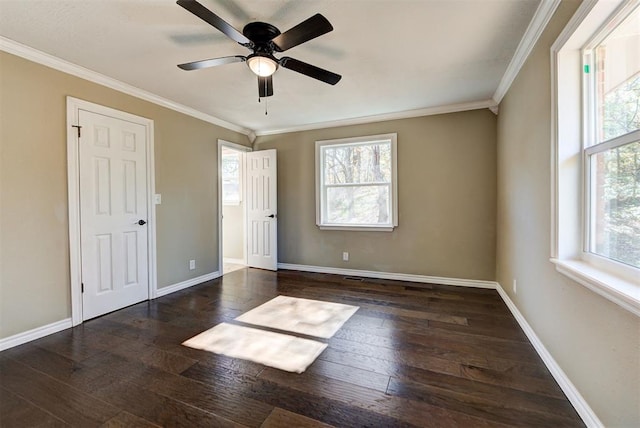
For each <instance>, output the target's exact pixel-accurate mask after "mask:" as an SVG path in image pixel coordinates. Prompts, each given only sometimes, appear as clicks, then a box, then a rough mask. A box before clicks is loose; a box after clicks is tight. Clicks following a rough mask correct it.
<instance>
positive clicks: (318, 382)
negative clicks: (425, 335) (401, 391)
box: [260, 368, 501, 427]
mask: <svg viewBox="0 0 640 428" xmlns="http://www.w3.org/2000/svg"><path fill="white" fill-rule="evenodd" d="M260 379H264V380H267V381H269V382H271V383H274V384H277V385H280V386H281V387H288V388H292V389H294V390H296V391H298V392H300V393H306V394H310V395H315V396H317V397H324V398H328V399H330V400H333V401H335V402H340V403H344V404H346V405H349V406H351V407H355V408H359V409H363V410H365V409H366V410H368V411H374V412H376V413H379V414H385V415H389V416H390V417H391V418H393V419H395V420H397V421H402V422H403V423H406V424H410V425H413V426H423V427H436V426H475V427H486V426H499V425H501V424H500V423H492V422H489V421H487V420H484V419H481V418H476V417H473V416H467V415H465V414H462V413H459V412H457V411H448V410H444V409H441V408H438V407H435V406H432V405H429V404H424V403H423V402H419V401H416V400H404V399H403V398H399V397H394V396H391V395H387V394H384V393H380V392H378V391H374V390H371V389H368V388H362V387H358V386H353V385H351V384H348V383H346V382H341V381H338V380H335V379H329V378H326V377H323V376H317V375H312V376H309V375H306V374H303V375H302V376H296V375H295V374H292V373H286V372H282V371H280V370H275V369H271V368H267V369H265V370H264V371H263V372H262V373H261V374H260ZM387 423H388V424H394V423H395V422H393V421H389V422H387ZM374 426H389V425H387V424H384V423H383V422H382V421H380V422H378V424H377V425H374Z"/></svg>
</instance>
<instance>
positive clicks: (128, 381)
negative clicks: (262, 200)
mask: <svg viewBox="0 0 640 428" xmlns="http://www.w3.org/2000/svg"><path fill="white" fill-rule="evenodd" d="M280 294H282V295H287V296H293V297H304V298H310V299H317V300H326V301H332V302H338V303H347V304H352V305H357V306H360V310H358V312H357V313H356V314H355V315H354V316H353V317H352V318H351V319H350V320H349V321H348V322H347V323H346V324H345V325H344V327H343V328H342V329H341V330H339V331H338V333H336V335H335V336H334V337H333V338H331V339H330V340H329V341H328V343H329V346H328V347H327V349H325V351H324V352H323V353H322V354H321V355H320V357H319V358H318V359H317V360H316V361H315V362H314V363H313V364H312V365H311V366H310V367H309V368H308V369H307V371H306V372H305V373H303V374H293V373H288V372H283V371H280V370H277V369H272V368H268V367H264V366H262V365H260V364H256V363H252V362H248V361H243V360H238V359H232V358H228V357H224V356H220V355H216V354H212V353H209V352H205V351H200V350H196V349H191V348H187V347H184V346H181V345H180V343H181V342H183V341H184V340H186V339H188V338H190V337H192V336H194V335H196V334H197V333H200V332H202V331H204V330H206V329H209V328H211V327H212V326H214V325H216V324H218V323H220V322H223V321H227V322H232V320H233V319H234V318H235V317H237V316H238V315H240V314H241V313H243V312H246V311H247V310H249V309H252V308H254V307H256V306H258V305H260V304H262V303H264V302H266V301H268V300H270V299H271V298H273V297H275V296H277V295H280ZM69 425H72V426H80V427H91V426H106V427H123V426H127V427H129V426H139V427H147V426H194V427H195V426H206V427H231V426H234V427H238V426H247V427H260V426H262V427H324V426H336V427H365V426H366V427H392V426H419V427H432V426H433V427H451V426H455V427H484V426H540V427H564V426H584V424H583V423H582V421H581V420H580V418H579V416H578V415H577V413H576V412H575V410H574V409H573V407H572V406H571V404H570V403H569V401H568V400H567V398H566V397H565V396H564V394H563V393H562V391H561V390H560V388H559V387H558V385H557V384H556V382H555V381H554V380H553V378H552V376H551V375H550V373H549V371H548V370H547V369H546V367H545V366H544V364H543V363H542V361H541V360H540V358H539V357H538V355H537V354H536V352H535V350H534V348H533V347H532V346H531V344H530V343H529V342H528V340H527V338H526V336H525V335H524V333H523V332H522V330H521V329H520V327H519V326H518V324H517V323H516V321H515V319H514V318H513V317H512V316H511V314H510V313H509V311H508V309H507V307H506V306H505V305H504V303H503V302H502V300H501V299H500V297H499V296H498V294H497V292H495V291H493V290H483V289H475V288H462V287H451V286H442V285H428V284H413V283H407V282H400V281H386V280H374V279H365V280H362V281H358V280H353V279H348V278H344V277H342V276H337V275H324V274H311V273H300V272H292V271H280V272H268V271H261V270H255V269H243V270H240V271H236V272H232V273H230V274H228V275H225V276H224V277H222V278H219V279H217V280H214V281H209V282H207V283H204V284H201V285H198V286H195V287H192V288H189V289H187V290H183V291H181V292H177V293H174V294H171V295H168V296H165V297H162V298H159V299H157V300H154V301H149V302H144V303H140V304H137V305H134V306H131V307H128V308H125V309H122V310H120V311H117V312H114V313H111V314H108V315H105V316H103V317H100V318H97V319H94V320H91V321H88V322H85V323H84V324H82V325H81V326H79V327H76V328H73V329H70V330H66V331H63V332H60V333H57V334H53V335H51V336H48V337H45V338H42V339H39V340H37V341H34V342H30V343H28V344H25V345H22V346H19V347H16V348H12V349H9V350H6V351H4V352H2V353H0V426H2V427H31V426H69Z"/></svg>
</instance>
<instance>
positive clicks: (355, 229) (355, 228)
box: [317, 225, 396, 232]
mask: <svg viewBox="0 0 640 428" xmlns="http://www.w3.org/2000/svg"><path fill="white" fill-rule="evenodd" d="M317 226H318V228H320V230H341V231H347V232H393V229H394V227H396V226H380V227H378V226H329V225H317Z"/></svg>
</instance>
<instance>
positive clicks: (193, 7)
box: [177, 0, 251, 45]
mask: <svg viewBox="0 0 640 428" xmlns="http://www.w3.org/2000/svg"><path fill="white" fill-rule="evenodd" d="M177 3H178V5H180V6H182V7H183V8H185V9H186V10H188V11H189V12H191V13H193V14H194V15H195V16H197V17H198V18H200V19H202V20H203V21H204V22H207V23H208V24H211V25H213V26H214V27H215V28H217V29H218V30H220V31H222V32H223V33H224V34H226V35H227V37H229V38H230V39H232V40H235V41H236V42H238V43H240V44H241V45H247V44H251V40H249V39H247V38H246V37H245V36H244V35H243V34H242V33H241V32H240V31H238V30H236V29H235V28H233V27H232V26H231V25H230V24H229V23H227V22H226V21H225V20H224V19H222V18H220V17H219V16H218V15H216V14H215V13H213V12H211V11H210V10H209V9H207V8H206V7H204V6H203V5H201V4H200V3H198V2H197V1H196V0H178V1H177Z"/></svg>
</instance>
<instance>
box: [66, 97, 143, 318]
mask: <svg viewBox="0 0 640 428" xmlns="http://www.w3.org/2000/svg"><path fill="white" fill-rule="evenodd" d="M79 122H80V123H79V125H80V126H81V127H82V128H81V130H82V134H81V137H80V139H79V161H80V165H79V170H80V239H81V241H80V242H81V252H82V255H81V257H82V285H83V290H84V291H83V294H82V318H83V319H84V320H87V319H90V318H94V317H97V316H99V315H102V314H105V313H107V312H111V311H114V310H117V309H120V308H123V307H125V306H128V305H131V304H134V303H138V302H140V301H143V300H147V299H148V298H149V286H148V282H149V279H148V269H147V264H148V260H147V253H148V249H147V248H148V247H147V239H148V238H147V235H148V232H147V229H148V227H147V224H146V222H147V220H148V218H147V161H146V159H147V155H146V150H147V147H146V141H147V136H146V128H145V127H144V126H143V125H140V124H136V123H132V122H128V121H125V120H121V119H116V118H113V117H109V116H105V115H101V114H98V113H92V112H89V111H85V110H80V112H79Z"/></svg>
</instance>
